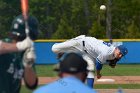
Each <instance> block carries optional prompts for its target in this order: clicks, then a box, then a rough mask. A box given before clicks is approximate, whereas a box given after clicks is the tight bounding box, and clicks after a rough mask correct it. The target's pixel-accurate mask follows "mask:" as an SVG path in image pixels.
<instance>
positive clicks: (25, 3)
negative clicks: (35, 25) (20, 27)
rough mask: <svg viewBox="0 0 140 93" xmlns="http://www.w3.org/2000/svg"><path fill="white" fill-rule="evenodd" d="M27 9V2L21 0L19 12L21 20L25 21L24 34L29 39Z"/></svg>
mask: <svg viewBox="0 0 140 93" xmlns="http://www.w3.org/2000/svg"><path fill="white" fill-rule="evenodd" d="M28 9H29V5H28V0H21V10H22V16H23V19H24V21H25V33H26V36H27V37H29V26H28Z"/></svg>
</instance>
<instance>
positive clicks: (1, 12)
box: [0, 0, 140, 39]
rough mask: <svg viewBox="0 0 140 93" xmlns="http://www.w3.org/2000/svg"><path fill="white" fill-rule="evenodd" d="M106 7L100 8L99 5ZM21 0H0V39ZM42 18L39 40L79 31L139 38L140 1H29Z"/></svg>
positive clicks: (117, 37)
mask: <svg viewBox="0 0 140 93" xmlns="http://www.w3.org/2000/svg"><path fill="white" fill-rule="evenodd" d="M101 5H105V6H106V9H103V10H101V9H100V6H101ZM20 7H21V6H20V0H0V33H1V34H0V38H5V37H7V33H8V31H10V27H11V24H12V20H13V19H14V18H15V16H17V15H19V14H21V8H20ZM29 11H30V13H29V14H30V15H34V16H36V17H37V19H38V20H39V23H40V25H39V28H40V34H39V39H69V38H73V37H75V36H77V35H80V34H85V35H90V36H94V37H96V38H101V39H106V38H113V39H122V38H123V39H125V38H127V39H131V38H133V39H137V38H140V0H29Z"/></svg>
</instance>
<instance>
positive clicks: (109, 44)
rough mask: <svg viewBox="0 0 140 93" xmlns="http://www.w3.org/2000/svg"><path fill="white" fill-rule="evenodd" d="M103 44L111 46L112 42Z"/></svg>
mask: <svg viewBox="0 0 140 93" xmlns="http://www.w3.org/2000/svg"><path fill="white" fill-rule="evenodd" d="M103 44H105V45H107V46H108V47H110V46H111V43H108V42H103Z"/></svg>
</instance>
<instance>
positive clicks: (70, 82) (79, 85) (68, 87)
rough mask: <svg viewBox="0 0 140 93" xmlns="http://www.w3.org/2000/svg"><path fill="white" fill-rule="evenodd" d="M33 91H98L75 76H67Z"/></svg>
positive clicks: (85, 92)
mask: <svg viewBox="0 0 140 93" xmlns="http://www.w3.org/2000/svg"><path fill="white" fill-rule="evenodd" d="M33 93H96V91H95V90H93V89H91V88H89V87H88V86H86V85H85V84H84V83H83V82H81V81H80V80H79V79H77V78H75V77H72V76H70V77H65V78H62V79H59V80H57V81H55V82H53V83H50V84H48V85H44V86H42V87H40V88H38V89H37V90H35V91H34V92H33Z"/></svg>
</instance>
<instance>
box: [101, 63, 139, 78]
mask: <svg viewBox="0 0 140 93" xmlns="http://www.w3.org/2000/svg"><path fill="white" fill-rule="evenodd" d="M139 72H140V64H131V65H130V64H129V65H124V64H121V65H117V66H116V67H115V68H110V67H109V66H108V65H105V66H104V67H103V69H102V75H104V76H140V73H139Z"/></svg>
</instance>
